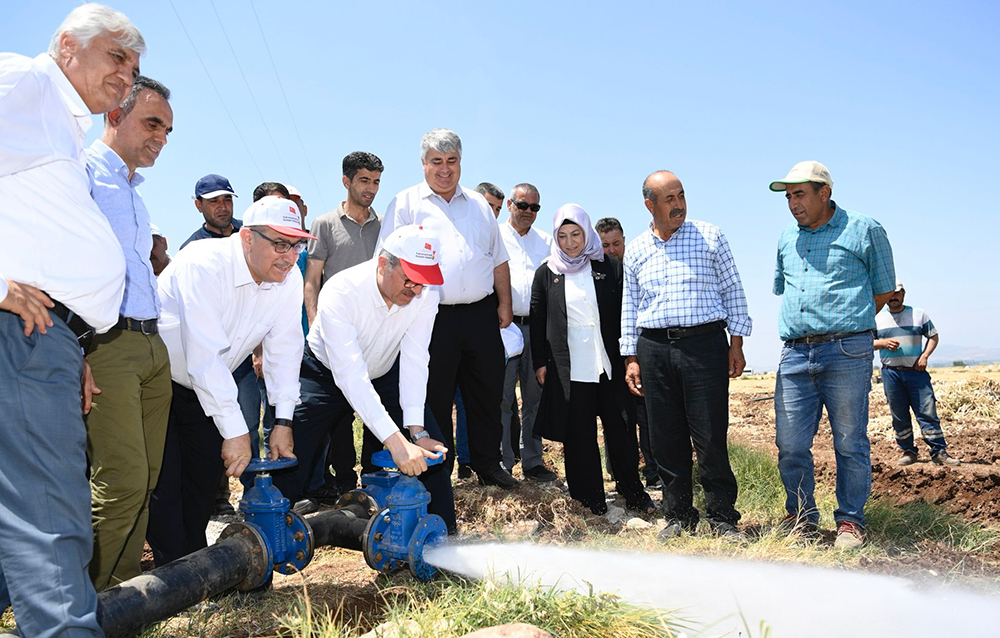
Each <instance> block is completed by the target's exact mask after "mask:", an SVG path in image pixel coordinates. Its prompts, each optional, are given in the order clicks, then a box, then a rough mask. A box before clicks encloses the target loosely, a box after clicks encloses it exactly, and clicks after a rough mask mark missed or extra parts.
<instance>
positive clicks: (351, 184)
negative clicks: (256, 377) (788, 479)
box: [305, 151, 385, 509]
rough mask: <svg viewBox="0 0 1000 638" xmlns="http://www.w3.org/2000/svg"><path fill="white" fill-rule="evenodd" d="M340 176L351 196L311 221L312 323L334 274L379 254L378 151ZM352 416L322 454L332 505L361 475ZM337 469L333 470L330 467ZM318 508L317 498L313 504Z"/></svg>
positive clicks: (308, 292) (360, 155)
mask: <svg viewBox="0 0 1000 638" xmlns="http://www.w3.org/2000/svg"><path fill="white" fill-rule="evenodd" d="M341 168H342V169H343V176H342V177H341V181H342V182H343V184H344V188H345V189H346V190H347V199H345V200H344V201H342V202H340V206H339V207H337V209H336V210H334V211H331V212H329V213H326V214H325V215H320V216H319V217H317V218H316V221H314V222H313V225H312V231H311V232H312V234H313V235H314V236H315V237H316V238H315V239H313V240H311V241H310V242H309V261H308V262H307V263H306V274H305V301H306V315H307V317H308V319H309V325H312V322H313V320H314V319H315V317H316V308H317V303H318V299H319V292H320V289H321V288H322V287H323V285H324V284H325V283H326V282H327V281H328V280H329V279H330V278H331V277H333V276H334V275H336V274H337V273H339V272H341V271H342V270H346V269H348V268H351V267H352V266H357V265H358V264H360V263H362V262H365V261H368V260H369V259H371V258H372V256H374V254H375V244H377V243H378V236H379V231H380V230H381V228H382V223H381V221H380V220H379V216H378V215H377V214H376V213H375V209H374V208H372V203H373V202H374V201H375V196H376V195H378V187H379V183H380V182H381V180H382V171H384V170H385V167H384V166H383V165H382V160H380V159H379V158H378V157H377V156H376V155H374V154H372V153H366V152H364V151H354V152H353V153H349V154H348V155H347V156H345V157H344V160H343V162H342V164H341ZM353 424H354V416H353V415H346V416H344V417H343V420H342V422H341V423H339V424H337V425H336V427H333V428H330V430H329V445H328V446H324V448H325V449H328V451H329V453H328V454H327V455H324V456H322V457H321V458H320V459H319V461H318V462H319V463H322V466H323V470H322V474H323V475H324V476H325V481H324V484H323V485H322V486H321V487H320V488H319V489H318V490H317V491H316V493H315V496H316V497H317V499H322V500H323V501H324V502H327V503H330V504H332V502H331V501H336V499H337V497H338V496H340V495H341V494H343V493H344V492H347V491H350V490H352V489H354V488H355V487H357V483H358V475H357V473H356V472H355V471H354V466H355V465H356V464H357V461H358V454H357V451H356V450H355V448H354V429H353V427H352V426H353ZM327 467H332V468H333V473H332V475H329V474H330V473H329V472H328V471H326V468H327ZM312 507H318V503H314V504H312V505H310V506H309V509H311V508H312Z"/></svg>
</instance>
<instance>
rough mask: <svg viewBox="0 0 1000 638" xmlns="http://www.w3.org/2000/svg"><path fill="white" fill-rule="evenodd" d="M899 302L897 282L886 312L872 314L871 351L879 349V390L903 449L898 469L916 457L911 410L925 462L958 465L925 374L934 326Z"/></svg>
mask: <svg viewBox="0 0 1000 638" xmlns="http://www.w3.org/2000/svg"><path fill="white" fill-rule="evenodd" d="M905 299H906V289H905V288H903V284H901V283H900V282H899V281H897V282H896V290H895V291H893V293H892V295H891V296H890V297H889V302H888V303H887V304H886V309H885V310H883V311H882V312H880V313H878V315H876V316H875V324H876V326H877V329H878V334H876V335H875V337H876V338H875V349H876V350H881V351H882V353H881V354H882V390H883V391H884V392H885V398H886V400H887V401H888V402H889V411H890V412H891V413H892V429H893V430H895V432H896V444H897V445H898V446H899V447H900V449H902V450H903V456H901V457H900V459H899V463H898V465H900V466H906V465H913V464H914V463H916V462H917V459H918V458H919V457H920V455H919V454H918V453H917V446H916V445H914V444H913V421H912V420H910V410H911V409H912V410H913V413H914V414H915V415H916V417H917V423H919V424H920V434H921V435H922V436H923V438H924V442H925V443H927V446H928V447H929V448H930V453H931V462H932V463H935V464H937V465H950V466H952V467H954V466H956V465H961V464H962V462H961V461H959V460H958V459H956V458H954V457H953V456H951V455H950V454H948V449H947V448H948V445H947V443H945V440H944V432H942V431H941V420H940V419H939V418H938V415H937V399H935V397H934V387H933V386H932V385H931V375H930V374H928V373H927V361H928V359H929V358H930V356H931V353H932V352H934V350H935V348H937V345H938V331H937V328H935V327H934V322H933V321H931V318H930V317H928V316H927V313H926V312H924V309H923V308H914V307H912V306H905V305H903V301H904V300H905ZM925 338H926V339H927V343H926V345H925V344H924V339H925Z"/></svg>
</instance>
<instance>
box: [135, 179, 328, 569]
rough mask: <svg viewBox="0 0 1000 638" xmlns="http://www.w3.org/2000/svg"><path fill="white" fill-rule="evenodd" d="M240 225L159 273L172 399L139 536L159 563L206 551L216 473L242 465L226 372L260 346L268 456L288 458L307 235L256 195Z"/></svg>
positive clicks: (285, 212) (243, 452)
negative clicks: (300, 261) (269, 421)
mask: <svg viewBox="0 0 1000 638" xmlns="http://www.w3.org/2000/svg"><path fill="white" fill-rule="evenodd" d="M243 222H244V224H243V227H242V228H241V229H240V231H239V233H234V234H233V235H232V236H230V237H226V238H223V239H218V240H216V241H197V242H194V243H192V244H190V245H189V246H188V247H187V248H185V249H184V250H182V251H180V252H179V253H177V256H176V257H174V259H173V261H171V262H170V265H169V266H167V268H166V269H165V270H164V271H163V273H162V274H161V275H160V278H159V289H160V302H161V304H162V310H161V312H160V335H161V337H162V338H163V342H164V343H165V344H166V345H167V350H168V351H169V353H170V376H171V378H172V379H173V394H174V396H173V400H172V402H171V404H170V418H169V423H168V425H167V442H166V449H165V451H164V455H163V467H162V469H161V471H160V480H159V483H158V484H157V486H156V490H155V491H154V492H153V498H152V500H151V502H150V505H149V529H148V531H147V533H146V540H147V541H148V542H149V546H150V547H151V548H152V549H153V558H154V559H155V561H156V564H157V565H163V564H165V563H167V562H170V561H172V560H175V559H177V558H180V557H182V556H185V555H187V554H190V553H191V552H193V551H196V550H198V549H201V548H202V547H205V546H206V542H205V528H206V527H207V525H208V520H209V518H210V517H211V514H212V510H213V508H214V503H215V493H216V491H217V490H218V488H219V480H220V479H221V478H222V474H223V471H225V473H226V474H227V475H229V476H239V475H240V474H241V473H242V472H243V469H244V468H245V467H246V466H247V463H249V462H250V459H251V456H252V454H251V449H250V433H249V432H248V430H247V423H246V420H245V419H244V417H243V414H242V412H241V411H240V406H239V401H238V400H237V389H236V382H235V381H234V380H233V374H232V373H233V370H235V369H236V367H237V366H239V365H240V363H242V362H243V361H244V360H245V359H246V358H247V356H248V355H249V354H250V353H251V351H252V350H253V349H254V347H255V346H257V344H260V343H263V355H264V363H263V368H264V378H265V379H266V381H267V388H268V401H269V402H270V403H271V405H273V406H274V414H275V419H274V430H273V431H272V432H271V458H273V459H276V458H278V457H279V456H283V457H294V455H293V454H292V430H291V423H292V421H291V419H292V413H293V411H294V409H295V404H296V403H297V402H298V399H299V364H300V362H301V360H302V348H303V336H302V324H301V322H300V320H299V319H300V316H301V314H300V313H301V308H302V275H301V273H299V269H298V267H297V266H296V263H295V262H296V259H297V258H298V256H299V253H301V252H302V251H303V250H305V245H306V242H305V240H306V239H308V238H311V237H312V236H311V235H309V234H308V233H307V232H305V231H303V230H302V226H301V220H300V217H299V211H298V207H296V206H295V203H294V202H292V201H290V200H287V199H279V198H277V197H272V196H268V197H264V198H262V199H260V200H258V201H256V202H254V203H253V204H251V205H250V208H248V209H247V211H246V213H245V214H244V216H243ZM220 451H221V459H220Z"/></svg>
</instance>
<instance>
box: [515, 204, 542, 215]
mask: <svg viewBox="0 0 1000 638" xmlns="http://www.w3.org/2000/svg"><path fill="white" fill-rule="evenodd" d="M514 205H515V206H517V210H528V209H529V208H530V209H531V212H533V213H537V212H538V209H540V208H541V207H542V205H541V204H529V203H528V202H514Z"/></svg>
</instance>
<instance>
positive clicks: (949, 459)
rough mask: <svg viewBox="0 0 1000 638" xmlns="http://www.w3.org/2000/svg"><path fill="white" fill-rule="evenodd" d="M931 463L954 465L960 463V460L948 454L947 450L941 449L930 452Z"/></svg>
mask: <svg viewBox="0 0 1000 638" xmlns="http://www.w3.org/2000/svg"><path fill="white" fill-rule="evenodd" d="M931 463H933V464H934V465H947V466H948V467H955V466H956V465H961V464H962V462H961V461H959V460H958V459H956V458H955V457H954V456H952V455H950V454H948V451H947V450H941V451H940V452H938V453H937V454H931Z"/></svg>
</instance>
